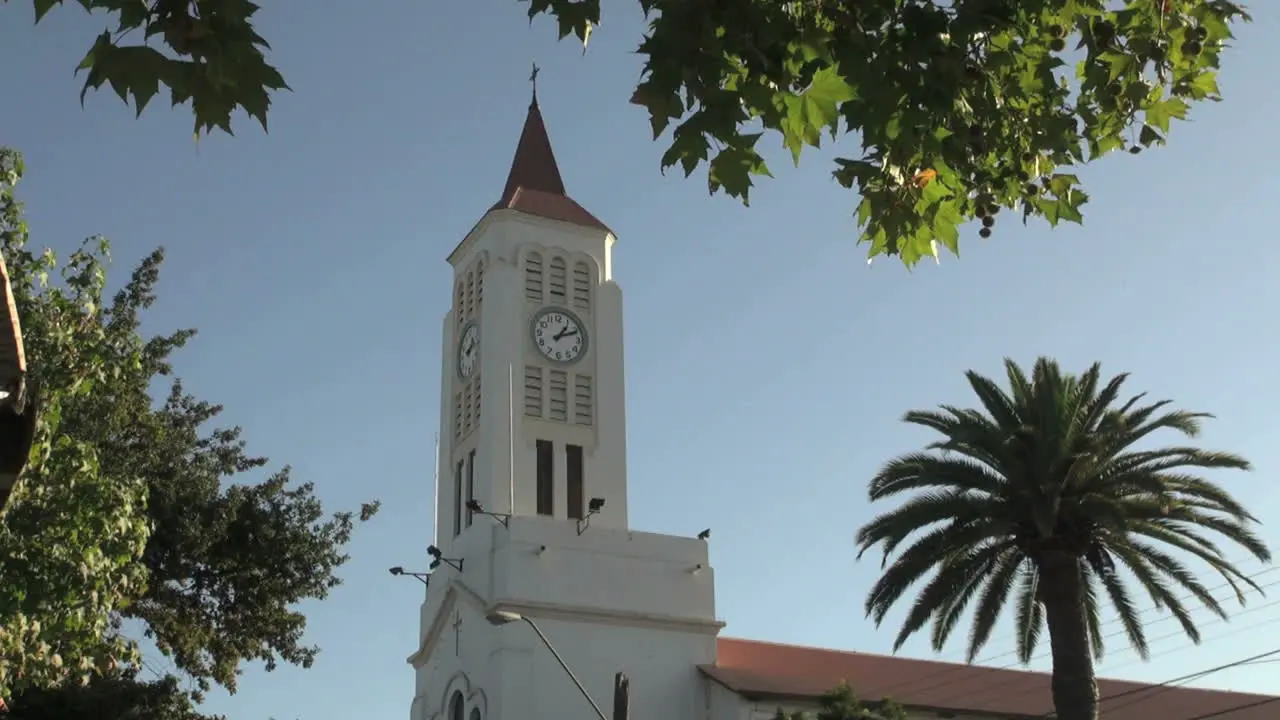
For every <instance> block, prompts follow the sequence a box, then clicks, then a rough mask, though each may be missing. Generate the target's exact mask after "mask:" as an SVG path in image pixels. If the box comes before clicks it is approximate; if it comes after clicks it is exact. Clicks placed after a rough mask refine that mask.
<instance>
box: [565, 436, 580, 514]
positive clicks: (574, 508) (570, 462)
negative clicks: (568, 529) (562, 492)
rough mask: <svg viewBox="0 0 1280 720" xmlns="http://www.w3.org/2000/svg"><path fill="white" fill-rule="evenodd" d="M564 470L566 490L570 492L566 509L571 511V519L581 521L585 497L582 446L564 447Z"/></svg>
mask: <svg viewBox="0 0 1280 720" xmlns="http://www.w3.org/2000/svg"><path fill="white" fill-rule="evenodd" d="M564 470H565V475H566V480H567V482H566V483H565V486H566V488H565V489H566V490H567V492H568V498H567V501H566V503H565V507H566V508H567V509H568V511H569V518H570V519H573V520H581V519H582V497H583V480H582V446H581V445H565V446H564Z"/></svg>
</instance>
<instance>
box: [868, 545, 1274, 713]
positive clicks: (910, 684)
mask: <svg viewBox="0 0 1280 720" xmlns="http://www.w3.org/2000/svg"><path fill="white" fill-rule="evenodd" d="M1277 570H1280V566H1272V567H1268V568H1265V569H1263V570H1260V571H1258V572H1256V573H1254V574H1253V575H1251V576H1249V578H1250V579H1251V580H1255V581H1256V580H1257V579H1258V578H1259V577H1261V576H1263V575H1266V574H1267V573H1271V572H1275V571H1277ZM1274 585H1280V581H1276V582H1274V583H1268V584H1267V585H1263V586H1262V589H1266V588H1269V587H1272V586H1274ZM1231 586H1232V584H1231V583H1229V582H1223V583H1220V584H1218V585H1215V586H1214V587H1212V588H1209V592H1217V591H1218V590H1221V589H1223V588H1227V587H1231ZM1194 597H1195V595H1194V593H1187V594H1186V595H1184V596H1183V597H1181V598H1179V600H1180V601H1182V600H1190V599H1194ZM1156 609H1157V608H1155V607H1154V606H1153V607H1148V608H1146V609H1144V610H1142V611H1140V612H1139V613H1138V615H1139V617H1141V616H1142V615H1145V614H1148V613H1151V612H1154V611H1155V610H1156ZM1254 609H1260V608H1254ZM1245 612H1248V611H1245ZM1241 614H1243V613H1241ZM1172 618H1173V616H1171V615H1170V616H1165V617H1161V618H1160V619H1158V620H1156V621H1154V622H1153V623H1150V624H1155V623H1159V622H1164V621H1167V620H1170V619H1172ZM1118 622H1120V618H1119V617H1114V618H1111V619H1110V620H1108V621H1106V622H1104V623H1102V625H1101V627H1107V626H1108V625H1114V624H1116V623H1118ZM1123 634H1124V631H1123V630H1120V631H1118V632H1113V633H1110V634H1108V635H1105V636H1103V639H1104V640H1106V639H1107V638H1112V637H1116V636H1118V635H1123ZM1174 634H1178V633H1174ZM1158 639H1159V638H1157V640H1158ZM1017 654H1018V651H1017V650H1016V649H1014V650H1009V651H1006V652H1003V653H1000V654H998V655H992V656H989V657H986V658H983V659H981V660H979V661H977V662H976V663H963V664H958V665H957V666H955V667H947V668H943V669H941V670H938V671H937V672H933V673H929V674H927V675H925V676H923V677H918V678H913V679H911V680H909V681H907V682H905V683H899V684H897V685H891V686H890V687H888V688H886V689H885V695H886V696H891V695H894V694H897V693H898V691H900V690H903V689H910V690H912V691H923V690H937V689H938V688H943V687H947V686H949V685H955V684H957V683H960V682H965V681H966V680H969V679H970V678H968V677H967V676H966V677H959V678H955V679H953V680H951V681H948V682H942V683H937V684H932V685H925V686H923V687H920V684H921V683H924V682H926V681H928V680H930V679H933V678H942V677H943V676H946V675H954V674H956V673H961V672H964V671H965V670H968V669H970V668H972V667H974V666H975V665H978V666H985V665H986V663H989V662H991V661H993V660H999V659H1001V658H1005V657H1012V656H1015V655H1017ZM1046 656H1047V653H1045V652H1042V653H1040V654H1039V655H1037V656H1034V657H1032V660H1036V659H1042V658H1044V657H1046ZM1019 665H1022V663H1021V662H1020V661H1016V660H1015V661H1014V662H1012V663H1008V664H1006V665H1002V666H999V667H996V668H993V669H995V670H1010V669H1014V668H1016V667H1018V666H1019ZM965 694H969V693H965ZM961 697H963V695H962V696H961Z"/></svg>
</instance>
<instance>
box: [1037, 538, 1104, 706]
mask: <svg viewBox="0 0 1280 720" xmlns="http://www.w3.org/2000/svg"><path fill="white" fill-rule="evenodd" d="M1040 560H1041V562H1040V582H1041V592H1042V593H1043V594H1042V596H1041V597H1042V599H1043V601H1044V610H1045V621H1046V623H1047V624H1048V626H1049V644H1050V646H1051V647H1052V650H1053V706H1054V709H1055V710H1056V711H1057V720H1098V683H1097V680H1096V678H1095V677H1094V674H1093V651H1092V648H1091V646H1090V643H1089V625H1088V622H1087V620H1086V616H1085V592H1084V590H1085V588H1084V578H1083V577H1082V576H1081V574H1080V565H1079V561H1078V560H1077V558H1075V557H1074V556H1072V555H1071V554H1070V553H1066V552H1062V551H1060V550H1051V551H1048V552H1046V553H1045V554H1044V555H1042V556H1041V558H1040Z"/></svg>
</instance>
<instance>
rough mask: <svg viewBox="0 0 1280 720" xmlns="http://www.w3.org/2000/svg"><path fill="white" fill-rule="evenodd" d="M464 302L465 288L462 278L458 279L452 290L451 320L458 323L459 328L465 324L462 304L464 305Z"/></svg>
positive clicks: (465, 298) (465, 318) (465, 317)
mask: <svg viewBox="0 0 1280 720" xmlns="http://www.w3.org/2000/svg"><path fill="white" fill-rule="evenodd" d="M466 300H467V294H466V287H465V285H464V283H463V282H462V278H458V282H457V283H456V284H455V285H454V288H453V319H454V320H455V321H456V322H457V323H458V327H459V328H461V327H462V326H463V325H465V324H466V322H467V316H466V313H465V308H464V307H463V303H465V302H466Z"/></svg>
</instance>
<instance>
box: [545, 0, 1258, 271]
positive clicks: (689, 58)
mask: <svg viewBox="0 0 1280 720" xmlns="http://www.w3.org/2000/svg"><path fill="white" fill-rule="evenodd" d="M528 2H529V15H530V16H531V17H533V16H537V15H539V14H541V13H549V14H551V15H553V16H555V17H556V18H557V19H558V20H559V24H560V33H561V36H562V37H563V36H565V35H568V34H571V33H572V34H576V35H577V36H578V37H579V38H581V39H582V40H583V41H584V42H585V41H586V40H587V38H588V37H589V36H590V31H591V29H592V28H593V27H594V26H595V24H597V23H598V22H599V20H600V7H601V3H600V0H528ZM640 4H641V6H642V8H643V9H644V11H645V13H646V15H647V17H648V18H649V28H648V32H647V33H646V35H645V37H644V38H643V40H642V42H641V43H640V48H639V52H640V55H641V56H642V57H644V59H645V68H644V75H643V77H642V79H641V82H640V84H639V86H638V87H637V88H636V92H635V96H634V99H633V102H635V103H637V104H639V105H641V106H643V107H645V108H646V109H647V110H648V111H649V116H650V119H651V122H652V125H653V133H654V137H655V138H656V137H658V136H660V135H662V134H663V132H664V131H665V130H666V129H667V128H668V127H670V126H671V125H672V124H673V123H674V124H676V126H675V129H674V130H673V132H672V134H671V136H670V137H671V146H670V148H669V149H668V151H667V152H666V154H665V155H664V156H663V159H662V165H663V168H664V169H665V168H667V167H672V166H675V165H679V166H680V167H681V168H682V169H683V170H684V172H685V173H686V174H688V173H690V172H692V171H693V170H694V169H695V168H697V167H699V166H701V165H703V164H704V163H705V164H706V166H707V169H708V181H709V185H710V189H711V191H712V192H716V191H718V190H722V189H723V190H724V191H725V192H727V193H729V194H730V195H732V196H734V197H737V198H739V199H741V200H742V202H744V203H746V202H747V200H748V193H749V191H750V189H751V186H752V179H753V176H760V175H768V174H769V171H768V169H767V168H766V167H765V163H764V160H763V159H762V157H761V156H760V153H759V151H758V145H759V141H760V139H761V136H762V132H764V131H768V132H774V133H777V135H778V136H780V139H781V140H782V144H783V145H784V146H785V147H786V148H787V149H788V150H790V151H791V153H792V154H793V157H794V158H795V160H796V161H797V162H799V158H800V155H801V152H802V150H803V149H804V148H805V147H817V146H818V145H819V144H820V143H821V141H822V138H823V136H824V135H828V136H830V138H831V139H832V141H833V142H834V141H836V140H837V139H839V138H840V136H841V135H845V134H849V135H855V136H856V138H857V139H856V140H854V138H846V139H845V140H844V142H845V146H846V147H848V146H849V145H851V144H852V143H853V142H859V143H860V144H861V148H860V151H858V150H853V148H850V149H851V150H853V152H852V154H849V155H846V156H844V157H841V158H839V159H837V160H836V167H835V168H834V175H835V178H836V180H838V181H839V182H840V183H841V184H843V185H844V186H845V187H847V188H851V189H853V190H854V191H855V192H856V194H857V196H858V198H859V202H860V204H859V205H858V210H857V218H858V224H859V226H860V227H861V229H862V240H863V241H864V242H867V243H868V244H869V245H870V248H869V255H870V256H872V257H874V256H876V255H881V254H889V255H898V256H900V257H901V259H902V261H903V262H905V263H906V264H908V265H912V264H914V263H916V262H917V261H919V260H920V259H921V258H923V257H928V256H931V255H932V256H934V257H937V253H938V249H939V246H943V247H946V248H948V249H950V250H951V251H952V252H956V253H958V252H959V237H960V236H959V225H961V224H962V223H964V222H966V221H970V220H975V219H977V220H983V221H984V222H983V228H982V230H981V231H980V234H981V235H982V236H984V237H985V236H988V235H990V234H991V231H992V226H993V225H996V223H995V222H994V221H995V217H994V216H995V213H996V212H997V211H998V210H999V208H1001V207H1005V208H1009V209H1011V210H1013V211H1015V212H1017V213H1020V214H1021V215H1022V216H1023V218H1024V219H1026V218H1028V217H1030V216H1038V217H1042V218H1044V219H1046V220H1047V221H1048V222H1049V223H1051V224H1057V223H1058V222H1060V221H1063V220H1068V221H1071V222H1081V221H1082V215H1081V206H1082V205H1083V204H1084V203H1085V201H1086V199H1087V196H1086V195H1085V193H1084V191H1083V190H1082V189H1081V187H1080V183H1079V180H1078V179H1077V178H1076V176H1075V175H1073V174H1072V173H1071V172H1070V168H1071V167H1072V166H1078V165H1082V164H1084V163H1086V162H1089V161H1091V160H1093V159H1096V158H1098V157H1100V156H1102V155H1105V154H1107V153H1110V152H1112V151H1114V150H1120V149H1126V148H1128V149H1130V150H1131V151H1132V150H1133V149H1134V148H1137V149H1139V150H1140V149H1141V148H1143V147H1149V146H1152V145H1159V144H1162V143H1163V142H1164V141H1165V137H1166V135H1167V134H1168V133H1169V131H1170V124H1171V121H1172V120H1174V119H1179V120H1182V119H1186V117H1187V115H1188V113H1189V111H1190V109H1191V106H1192V105H1193V104H1194V103H1196V102H1200V101H1204V100H1217V99H1218V84H1217V69H1218V65H1219V59H1220V55H1221V51H1222V49H1223V47H1225V45H1226V43H1227V41H1228V40H1229V39H1230V38H1231V28H1230V26H1231V23H1233V22H1234V21H1238V20H1241V19H1247V16H1246V15H1245V13H1244V10H1243V8H1241V7H1240V6H1239V5H1237V4H1235V3H1232V2H1228V1H1227V0H1113V1H1111V2H1103V1H1102V0H1098V1H1097V2H1080V1H1079V0H790V1H779V0H717V2H687V1H686V0H640ZM1077 58H1079V62H1078V63H1077V64H1076V65H1075V67H1074V68H1071V67H1069V66H1068V64H1067V63H1068V61H1069V60H1071V61H1074V60H1076V59H1077ZM853 202H854V201H853V200H851V204H852V203H853Z"/></svg>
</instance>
